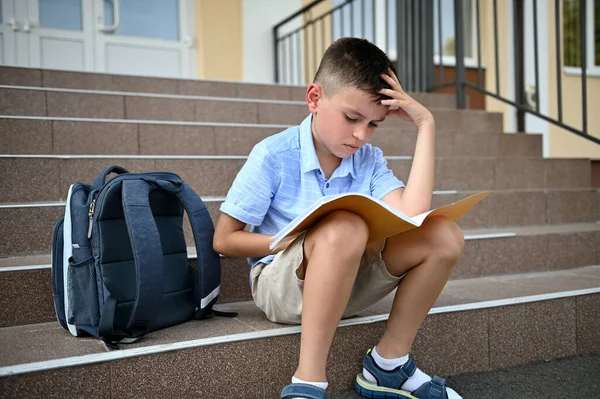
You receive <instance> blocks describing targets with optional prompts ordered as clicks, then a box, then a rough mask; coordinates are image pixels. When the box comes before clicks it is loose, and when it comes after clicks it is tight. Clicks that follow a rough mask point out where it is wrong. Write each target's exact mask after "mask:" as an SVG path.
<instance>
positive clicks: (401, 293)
mask: <svg viewBox="0 0 600 399" xmlns="http://www.w3.org/2000/svg"><path fill="white" fill-rule="evenodd" d="M463 248H464V235H463V232H462V231H461V230H460V228H459V227H458V226H457V225H456V223H455V222H453V221H452V220H450V219H448V218H445V217H432V218H431V219H429V220H427V221H426V222H425V223H424V224H423V225H422V226H421V228H418V229H414V230H410V231H408V232H406V233H403V234H399V235H397V236H394V237H391V238H389V239H388V241H387V244H386V247H385V249H384V251H383V253H382V257H383V260H384V262H385V264H386V267H387V269H388V270H389V271H390V273H391V274H393V275H395V276H401V275H402V274H404V273H406V276H404V278H403V279H402V281H401V282H400V285H399V286H398V289H397V291H396V296H395V297H394V303H393V305H392V310H391V312H390V317H389V320H388V322H387V325H386V328H385V332H384V334H383V336H382V338H381V340H380V341H379V343H378V344H377V352H378V353H379V354H380V355H381V356H383V357H384V358H389V359H392V358H397V357H400V356H404V355H406V354H408V353H409V352H410V349H411V346H412V344H413V341H414V339H415V337H416V335H417V331H418V330H419V327H420V326H421V324H422V323H423V321H424V320H425V317H426V316H427V313H428V312H429V310H430V309H431V307H432V306H433V304H434V303H435V301H436V299H437V298H438V296H439V295H440V293H441V292H442V289H443V288H444V286H445V285H446V283H447V281H448V279H449V278H450V274H451V273H452V270H453V269H454V266H455V265H456V263H457V261H458V259H459V257H460V255H461V253H462V251H463Z"/></svg>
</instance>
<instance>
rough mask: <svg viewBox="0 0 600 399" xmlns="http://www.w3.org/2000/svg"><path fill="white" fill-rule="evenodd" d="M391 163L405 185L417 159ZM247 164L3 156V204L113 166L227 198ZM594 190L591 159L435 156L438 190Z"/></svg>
mask: <svg viewBox="0 0 600 399" xmlns="http://www.w3.org/2000/svg"><path fill="white" fill-rule="evenodd" d="M386 159H387V165H388V167H389V168H390V169H391V170H392V171H393V172H394V173H395V175H396V176H397V177H398V178H399V179H401V180H403V181H405V182H406V180H407V177H408V173H409V171H410V167H411V164H412V159H411V158H410V157H393V156H388V157H386ZM245 162H246V156H203V155H198V156H195V155H189V156H188V155H186V156H177V155H164V156H158V155H157V156H154V155H10V154H9V155H0V170H2V171H4V172H3V173H2V174H0V203H23V202H47V201H57V200H64V199H65V198H66V194H67V191H68V188H69V186H70V185H71V184H72V183H73V182H75V181H83V182H91V181H92V180H93V178H94V177H95V176H96V174H98V173H99V172H100V171H102V170H104V169H105V168H106V167H108V166H111V165H120V166H123V167H124V168H126V169H127V170H129V171H130V172H150V171H170V172H175V173H177V174H179V175H180V176H181V178H182V179H183V180H185V181H186V182H188V183H189V184H190V185H191V186H192V187H193V188H194V189H195V190H196V191H197V192H198V195H200V196H201V197H215V196H225V195H226V194H227V192H228V191H229V188H230V187H231V184H232V183H233V180H234V179H235V177H236V175H237V173H238V172H239V170H240V168H241V167H242V166H243V165H244V163H245ZM589 187H590V161H589V160H587V159H539V158H495V157H462V158H458V157H453V158H436V174H435V190H509V189H542V188H547V189H552V188H563V189H564V188H589Z"/></svg>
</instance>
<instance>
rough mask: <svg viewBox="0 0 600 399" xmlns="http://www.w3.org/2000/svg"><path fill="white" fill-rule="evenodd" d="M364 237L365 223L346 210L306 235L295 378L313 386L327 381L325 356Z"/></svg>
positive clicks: (318, 225)
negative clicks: (298, 356)
mask: <svg viewBox="0 0 600 399" xmlns="http://www.w3.org/2000/svg"><path fill="white" fill-rule="evenodd" d="M368 234H369V232H368V228H367V226H366V224H365V222H364V221H363V220H362V219H361V218H360V217H359V216H357V215H355V214H353V213H350V212H345V211H336V212H333V213H331V214H329V215H328V216H327V217H325V218H324V219H323V220H322V221H321V222H319V223H318V224H316V225H315V226H314V227H312V228H311V229H310V230H309V231H308V233H307V235H306V238H305V241H304V260H305V278H304V293H303V301H302V334H301V343H300V361H299V364H298V369H297V370H296V373H295V377H296V378H299V379H301V380H303V381H314V382H320V381H326V380H327V378H326V374H325V364H326V362H327V355H328V353H329V349H330V347H331V343H332V341H333V336H334V334H335V330H336V328H337V325H338V323H339V321H340V319H341V318H342V315H343V314H344V310H345V309H346V306H347V304H348V300H349V299H350V294H351V292H352V286H353V285H354V280H355V279H356V275H357V273H358V268H359V266H360V260H361V257H362V255H363V253H364V250H365V246H366V242H367V238H368Z"/></svg>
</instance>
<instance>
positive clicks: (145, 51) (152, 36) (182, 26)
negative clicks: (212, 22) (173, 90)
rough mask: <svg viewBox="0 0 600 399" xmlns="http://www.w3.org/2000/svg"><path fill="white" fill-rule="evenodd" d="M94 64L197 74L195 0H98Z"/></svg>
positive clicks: (156, 73)
mask: <svg viewBox="0 0 600 399" xmlns="http://www.w3.org/2000/svg"><path fill="white" fill-rule="evenodd" d="M95 15H96V17H95V18H96V25H97V35H96V70H97V71H98V72H108V73H121V74H136V75H149V76H165V77H193V76H194V70H195V68H194V65H193V63H194V62H195V59H194V58H195V57H193V54H192V53H194V52H193V40H192V37H193V34H194V33H193V29H192V27H193V15H194V13H193V0H96V1H95Z"/></svg>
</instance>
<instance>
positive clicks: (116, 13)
mask: <svg viewBox="0 0 600 399" xmlns="http://www.w3.org/2000/svg"><path fill="white" fill-rule="evenodd" d="M112 4H113V24H112V25H109V26H105V25H104V24H102V25H100V26H99V27H98V31H99V32H103V33H113V32H114V31H116V30H117V28H118V27H119V24H120V23H121V7H120V5H119V0H112Z"/></svg>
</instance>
